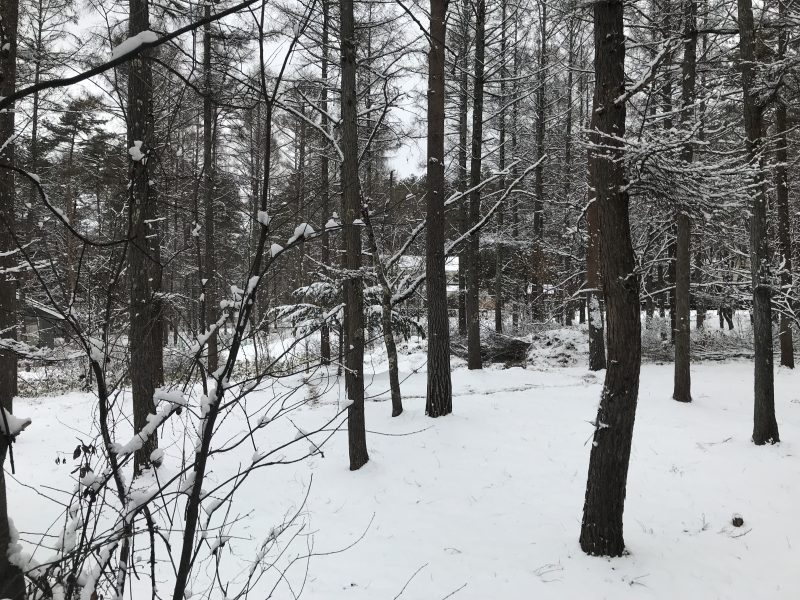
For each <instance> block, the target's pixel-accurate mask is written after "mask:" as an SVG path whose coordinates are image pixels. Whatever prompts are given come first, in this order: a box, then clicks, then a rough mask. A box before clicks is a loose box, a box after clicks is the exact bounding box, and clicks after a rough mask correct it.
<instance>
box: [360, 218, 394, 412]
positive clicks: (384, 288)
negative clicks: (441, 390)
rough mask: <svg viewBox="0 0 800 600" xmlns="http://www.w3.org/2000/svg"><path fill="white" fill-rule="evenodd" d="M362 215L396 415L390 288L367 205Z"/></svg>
mask: <svg viewBox="0 0 800 600" xmlns="http://www.w3.org/2000/svg"><path fill="white" fill-rule="evenodd" d="M361 214H362V215H363V217H364V225H365V226H366V229H367V239H368V241H369V251H370V253H371V254H372V262H373V264H374V265H375V273H376V274H377V276H378V284H379V285H380V287H381V328H382V330H383V343H384V345H385V346H386V358H387V359H388V361H389V389H390V390H391V394H392V416H393V417H397V416H399V415H400V414H402V412H403V399H402V397H401V396H400V372H399V367H398V363H397V345H396V344H395V342H394V331H393V328H392V288H391V286H390V285H389V280H388V279H387V277H386V271H385V270H384V268H383V262H382V261H381V255H380V252H379V250H378V242H377V241H376V239H375V230H374V229H373V227H372V220H371V219H370V217H369V207H367V206H364V207H363V208H362V209H361Z"/></svg>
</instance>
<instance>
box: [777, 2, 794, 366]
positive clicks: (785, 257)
mask: <svg viewBox="0 0 800 600" xmlns="http://www.w3.org/2000/svg"><path fill="white" fill-rule="evenodd" d="M778 10H779V14H780V20H781V21H784V20H785V19H786V0H778ZM788 41H789V32H788V29H787V28H786V27H783V28H782V29H781V30H780V32H779V33H778V59H779V60H783V59H784V57H785V56H786V46H787V45H788ZM786 93H788V92H787V91H786V90H784V94H786ZM786 104H787V99H786V97H785V96H784V95H781V96H780V97H779V98H778V102H777V105H776V106H775V134H776V137H777V141H776V144H775V161H776V163H777V166H776V167H775V190H776V194H775V204H776V208H777V211H778V246H779V248H780V253H781V260H782V261H783V266H782V268H781V289H782V292H783V293H784V294H786V296H787V298H791V292H792V220H791V216H790V212H789V169H788V166H787V165H788V161H789V155H788V152H787V133H786V132H787V123H786V121H787V112H788V108H787V106H786ZM790 303H791V300H787V302H786V304H787V305H788V306H787V307H786V308H787V309H788V308H790V307H791V304H790ZM780 346H781V365H783V366H784V367H789V368H790V369H794V344H793V342H792V319H791V318H790V317H789V315H787V314H786V309H784V311H782V312H781V316H780Z"/></svg>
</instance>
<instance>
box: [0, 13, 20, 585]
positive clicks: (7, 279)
mask: <svg viewBox="0 0 800 600" xmlns="http://www.w3.org/2000/svg"><path fill="white" fill-rule="evenodd" d="M18 17H19V5H18V0H0V19H2V20H0V23H1V24H2V27H0V96H10V95H11V94H12V93H13V92H14V90H15V87H16V81H17V67H16V63H17V21H18ZM0 140H2V141H3V142H4V145H3V147H2V148H0V165H4V166H9V167H11V166H14V159H15V157H14V110H13V109H9V110H4V111H2V112H0ZM5 142H7V143H5ZM14 194H15V190H14V172H13V171H11V170H10V169H3V168H0V253H2V254H0V268H2V269H7V268H10V267H12V266H13V265H15V264H16V263H17V261H18V259H17V258H16V256H15V255H14V254H12V253H11V250H13V249H14V247H15V245H14V240H13V239H12V236H11V232H12V231H14V229H15V212H14ZM16 324H17V280H16V276H15V275H14V274H13V271H12V272H6V273H5V274H0V331H2V332H3V333H2V337H3V338H5V339H9V338H10V339H17V330H16ZM16 392H17V357H16V355H15V354H13V353H12V352H9V351H0V407H2V408H3V409H5V410H7V411H8V412H12V408H13V406H12V400H13V398H14V395H15V394H16ZM7 452H8V442H7V440H6V439H5V438H3V439H0V549H2V551H0V597H3V598H5V597H8V598H11V599H12V600H22V599H23V598H24V595H25V581H24V580H23V577H22V573H21V572H20V570H19V569H18V568H17V567H16V566H14V565H12V564H11V563H10V562H9V561H8V554H7V552H6V549H7V548H8V542H9V524H8V505H7V497H6V481H5V476H4V473H3V469H4V464H5V459H6V453H7Z"/></svg>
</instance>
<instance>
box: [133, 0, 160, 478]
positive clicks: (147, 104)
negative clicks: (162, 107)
mask: <svg viewBox="0 0 800 600" xmlns="http://www.w3.org/2000/svg"><path fill="white" fill-rule="evenodd" d="M129 6H130V22H129V35H130V37H133V36H135V35H137V34H138V33H140V32H142V31H146V30H148V29H149V28H150V15H149V10H148V3H147V0H130V3H129ZM149 52H151V51H146V52H144V53H143V54H142V55H140V56H138V57H136V58H134V59H132V60H131V61H130V63H128V65H129V77H128V107H127V108H128V147H129V148H132V147H135V146H136V143H137V142H139V144H140V148H141V153H142V154H143V155H144V157H143V158H141V159H140V160H131V164H130V179H131V183H130V194H131V208H130V210H131V212H132V215H131V223H132V227H133V231H132V234H133V236H132V237H133V239H132V241H131V243H130V250H129V251H130V258H129V261H130V262H129V271H128V272H129V278H130V303H131V305H130V363H131V364H130V377H131V388H132V394H133V426H134V429H135V430H136V431H139V430H141V429H142V428H143V427H144V426H145V425H147V422H148V417H149V415H151V414H153V413H155V405H154V403H153V392H154V390H155V388H156V386H157V385H158V384H159V380H160V378H161V376H162V373H163V354H162V353H163V350H162V346H161V338H162V336H161V324H160V323H161V299H160V298H159V297H158V293H159V292H160V291H161V257H160V247H159V239H158V221H157V220H156V216H157V207H156V190H155V188H154V186H153V185H152V181H151V179H150V176H149V172H148V171H149V169H148V162H149V160H148V159H149V157H151V156H152V154H151V152H152V144H153V142H154V140H153V75H152V72H151V66H150V65H151V63H150V61H149V60H147V56H148V55H149ZM132 158H135V157H132ZM157 447H158V438H157V434H153V435H152V436H150V438H148V439H147V440H146V441H145V443H144V444H142V448H141V449H139V450H137V451H136V453H135V455H134V472H135V473H139V472H141V470H142V469H143V468H144V467H145V466H147V465H149V464H150V454H151V453H152V452H153V450H155V449H156V448H157Z"/></svg>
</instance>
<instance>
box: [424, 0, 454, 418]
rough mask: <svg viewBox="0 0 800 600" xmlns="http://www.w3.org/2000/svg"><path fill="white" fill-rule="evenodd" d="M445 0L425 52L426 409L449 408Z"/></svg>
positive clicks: (440, 0) (437, 3) (436, 10)
mask: <svg viewBox="0 0 800 600" xmlns="http://www.w3.org/2000/svg"><path fill="white" fill-rule="evenodd" d="M446 14H447V0H431V20H430V50H429V52H428V152H427V154H428V160H427V168H428V172H427V187H428V190H427V197H426V202H427V221H428V226H427V229H426V231H427V248H426V253H425V260H426V264H425V272H426V286H427V289H428V390H427V399H426V403H425V412H426V414H428V416H431V417H439V416H442V415H447V414H450V413H451V412H453V390H452V383H451V381H450V321H449V318H448V315H447V279H446V277H445V270H444V263H445V260H444V259H445V257H444V231H445V228H444V226H445V220H444V93H445V85H444V72H445V41H446V40H445V35H446V23H445V18H446Z"/></svg>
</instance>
